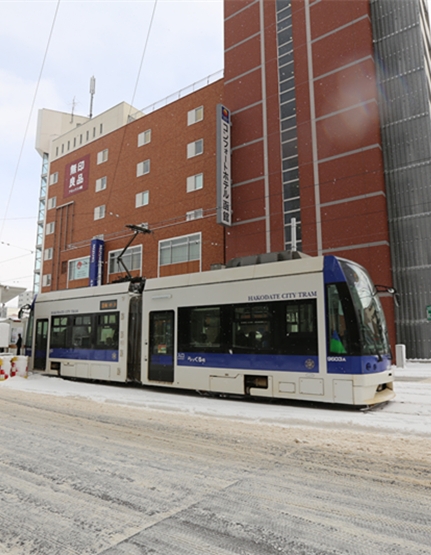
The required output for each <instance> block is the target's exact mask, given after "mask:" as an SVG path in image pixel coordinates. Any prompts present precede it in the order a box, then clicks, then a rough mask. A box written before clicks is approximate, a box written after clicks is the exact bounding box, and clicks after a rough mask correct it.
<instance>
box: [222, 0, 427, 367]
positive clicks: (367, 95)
mask: <svg viewBox="0 0 431 555" xmlns="http://www.w3.org/2000/svg"><path fill="white" fill-rule="evenodd" d="M224 6H225V90H224V102H225V104H226V106H227V107H228V108H230V110H231V111H232V168H233V172H232V177H233V183H232V207H233V214H232V216H233V225H232V227H231V228H230V229H229V230H228V232H227V235H226V256H227V258H230V257H232V256H239V255H249V254H253V253H254V252H256V250H258V251H259V252H269V251H277V250H282V249H283V248H290V246H291V237H292V233H291V232H292V225H293V226H294V227H295V230H296V236H297V238H298V248H299V249H301V250H302V251H304V252H305V253H307V254H311V255H315V254H335V255H337V256H341V257H345V258H350V259H353V260H355V261H357V262H359V263H360V264H362V265H364V266H365V267H366V268H367V269H368V270H369V271H370V273H371V276H372V278H373V280H374V282H375V283H377V284H384V285H392V284H394V285H395V286H396V288H397V289H398V290H399V292H400V296H401V305H400V308H399V309H395V307H394V304H393V301H392V299H391V298H390V297H389V296H383V297H382V302H383V306H384V309H385V312H386V316H387V321H388V324H389V330H390V336H391V343H392V344H393V345H394V344H395V343H396V342H398V343H406V344H407V350H408V356H419V357H429V356H430V353H431V337H430V333H429V328H428V327H427V326H429V324H428V323H427V322H426V305H427V304H431V285H430V284H431V275H430V269H431V265H430V262H431V260H430V254H429V249H428V248H427V242H428V237H429V223H428V222H429V206H430V205H431V189H430V187H429V183H430V181H431V151H430V145H431V141H430V137H431V118H430V98H431V95H430V90H431V88H430V74H431V72H430V47H429V21H428V9H427V4H426V2H425V1H424V0H405V1H403V2H399V1H396V0H372V1H371V2H370V1H369V0H338V1H336V2H334V1H332V0H314V1H312V0H272V1H264V0H225V2H224ZM419 143H420V144H419ZM295 224H296V225H295ZM413 237H414V241H413ZM395 324H396V325H395Z"/></svg>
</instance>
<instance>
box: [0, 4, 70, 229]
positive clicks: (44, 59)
mask: <svg viewBox="0 0 431 555" xmlns="http://www.w3.org/2000/svg"><path fill="white" fill-rule="evenodd" d="M60 2H61V0H58V1H57V7H56V9H55V14H54V19H53V21H52V25H51V30H50V33H49V37H48V42H47V45H46V48H45V54H44V56H43V61H42V66H41V68H40V72H39V77H38V80H37V84H36V89H35V91H34V95H33V100H32V103H31V108H30V113H29V115H28V119H27V125H26V128H25V131H24V137H23V140H22V144H21V149H20V152H19V156H18V161H17V164H16V168H15V173H14V176H13V180H12V185H11V187H10V191H9V196H8V199H7V202H6V209H5V215H4V218H3V221H2V224H1V228H0V237H1V236H2V234H3V228H4V224H5V221H6V219H7V218H6V217H7V214H8V211H9V205H10V201H11V199H12V193H13V190H14V188H15V182H16V178H17V175H18V170H19V167H20V164H21V158H22V153H23V151H24V146H25V142H26V139H27V134H28V130H29V127H30V121H31V116H32V114H33V109H34V105H35V102H36V97H37V93H38V91H39V85H40V82H41V80H42V73H43V69H44V67H45V62H46V58H47V55H48V49H49V45H50V42H51V37H52V33H53V31H54V25H55V21H56V19H57V13H58V8H59V7H60Z"/></svg>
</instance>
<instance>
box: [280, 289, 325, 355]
mask: <svg viewBox="0 0 431 555" xmlns="http://www.w3.org/2000/svg"><path fill="white" fill-rule="evenodd" d="M285 306H286V308H285V336H284V339H283V352H284V353H286V354H292V355H317V349H318V346H317V313H316V301H315V299H310V300H307V301H297V302H289V303H287V304H286V305H285Z"/></svg>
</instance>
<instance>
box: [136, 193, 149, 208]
mask: <svg viewBox="0 0 431 555" xmlns="http://www.w3.org/2000/svg"><path fill="white" fill-rule="evenodd" d="M149 202H150V193H149V191H142V193H138V194H137V195H136V202H135V207H136V208H140V207H141V206H146V205H147V204H148V203H149Z"/></svg>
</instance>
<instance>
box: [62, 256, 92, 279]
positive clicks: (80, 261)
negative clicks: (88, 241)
mask: <svg viewBox="0 0 431 555" xmlns="http://www.w3.org/2000/svg"><path fill="white" fill-rule="evenodd" d="M67 276H68V279H69V281H72V280H75V279H88V278H89V277H90V257H89V256H86V257H84V258H76V259H75V260H69V269H68V274H67Z"/></svg>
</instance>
